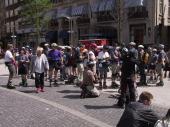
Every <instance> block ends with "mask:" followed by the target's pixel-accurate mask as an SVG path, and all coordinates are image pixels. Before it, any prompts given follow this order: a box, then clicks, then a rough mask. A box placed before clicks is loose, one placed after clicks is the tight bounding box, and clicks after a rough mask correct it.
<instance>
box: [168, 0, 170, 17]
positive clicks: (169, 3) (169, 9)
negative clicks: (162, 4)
mask: <svg viewBox="0 0 170 127" xmlns="http://www.w3.org/2000/svg"><path fill="white" fill-rule="evenodd" d="M168 18H170V0H169V1H168Z"/></svg>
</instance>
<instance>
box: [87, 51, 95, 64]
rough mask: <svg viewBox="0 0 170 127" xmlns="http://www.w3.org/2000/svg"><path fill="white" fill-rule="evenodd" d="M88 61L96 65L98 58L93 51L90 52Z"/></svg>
mask: <svg viewBox="0 0 170 127" xmlns="http://www.w3.org/2000/svg"><path fill="white" fill-rule="evenodd" d="M88 59H89V60H90V59H91V60H92V61H93V62H94V63H96V56H95V54H94V53H93V52H92V51H89V52H88Z"/></svg>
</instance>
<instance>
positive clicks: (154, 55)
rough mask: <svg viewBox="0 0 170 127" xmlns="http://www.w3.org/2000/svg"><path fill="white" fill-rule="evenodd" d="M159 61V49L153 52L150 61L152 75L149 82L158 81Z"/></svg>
mask: <svg viewBox="0 0 170 127" xmlns="http://www.w3.org/2000/svg"><path fill="white" fill-rule="evenodd" d="M157 61H158V54H157V49H156V48H154V49H153V50H152V55H151V57H150V61H149V73H150V79H149V81H154V80H156V64H157Z"/></svg>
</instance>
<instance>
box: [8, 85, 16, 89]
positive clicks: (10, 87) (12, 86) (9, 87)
mask: <svg viewBox="0 0 170 127" xmlns="http://www.w3.org/2000/svg"><path fill="white" fill-rule="evenodd" d="M7 88H8V89H15V86H14V85H11V84H8V85H7Z"/></svg>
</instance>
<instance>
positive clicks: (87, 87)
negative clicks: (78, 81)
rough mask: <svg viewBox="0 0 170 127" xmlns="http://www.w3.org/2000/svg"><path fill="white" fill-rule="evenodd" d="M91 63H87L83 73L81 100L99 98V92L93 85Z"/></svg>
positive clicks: (93, 78) (92, 64)
mask: <svg viewBox="0 0 170 127" xmlns="http://www.w3.org/2000/svg"><path fill="white" fill-rule="evenodd" d="M93 66H94V63H93V62H88V63H87V67H86V69H85V71H84V72H83V82H82V86H81V89H82V92H81V96H80V97H81V98H85V97H99V95H100V92H99V91H98V90H97V88H96V87H95V85H94V81H95V74H94V73H93Z"/></svg>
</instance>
